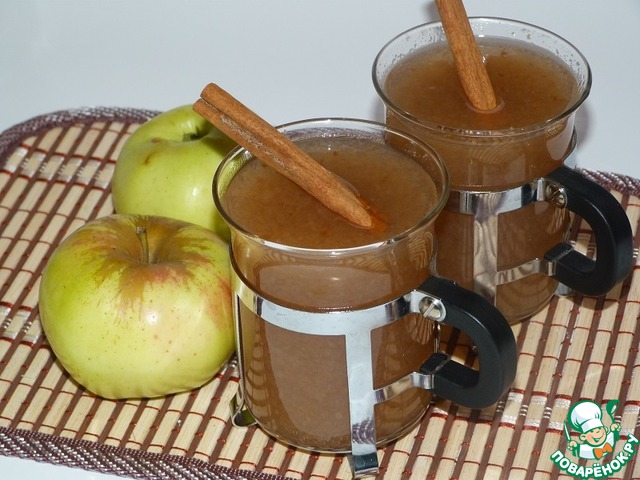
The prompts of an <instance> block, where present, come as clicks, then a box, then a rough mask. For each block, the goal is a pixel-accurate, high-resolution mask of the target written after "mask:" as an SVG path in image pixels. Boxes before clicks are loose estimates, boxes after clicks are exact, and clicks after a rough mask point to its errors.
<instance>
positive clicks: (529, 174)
mask: <svg viewBox="0 0 640 480" xmlns="http://www.w3.org/2000/svg"><path fill="white" fill-rule="evenodd" d="M470 22H471V26H472V29H473V31H474V34H475V35H476V37H477V38H478V43H479V45H480V49H481V51H482V52H483V54H484V55H485V58H488V60H487V65H488V67H489V66H490V63H489V62H491V61H493V62H497V60H492V59H491V58H492V57H491V49H492V48H493V49H497V48H503V49H504V50H503V51H502V52H507V53H509V54H513V51H514V50H515V49H518V48H522V47H523V46H526V48H528V49H529V50H524V51H523V52H524V53H523V54H522V55H524V56H525V57H528V58H526V59H527V60H531V59H532V58H534V59H537V58H541V59H544V58H545V56H546V57H547V59H549V58H552V59H554V62H558V61H559V62H560V63H559V64H553V63H549V64H548V65H546V66H545V64H544V63H541V64H540V65H541V66H540V67H538V68H545V69H547V68H548V69H551V70H548V71H544V70H540V72H542V73H532V72H529V73H527V72H524V73H523V72H522V71H520V72H514V71H506V70H505V71H503V72H502V74H503V76H504V78H506V79H508V80H510V79H511V78H512V77H515V76H516V75H521V76H522V75H524V76H527V75H528V76H529V77H531V78H537V77H544V75H543V73H544V74H545V75H546V76H551V77H553V78H555V79H557V81H558V82H560V80H559V78H560V77H561V75H560V74H559V73H557V72H558V70H557V69H558V68H560V66H561V67H562V71H563V72H565V73H564V75H565V76H566V80H565V83H564V84H560V83H558V88H561V87H562V88H567V86H570V89H571V91H570V92H569V93H570V96H569V98H567V99H566V104H564V105H563V106H562V107H561V108H560V110H559V113H555V114H553V115H549V116H544V112H543V113H537V111H536V109H537V108H541V107H540V105H541V103H538V102H537V101H536V100H528V99H527V97H526V95H525V97H524V99H522V104H523V106H524V107H525V108H524V110H523V112H521V114H520V118H519V119H518V120H517V121H519V122H520V123H519V124H517V125H516V126H515V127H514V126H512V125H500V124H498V125H499V126H498V127H494V126H492V123H491V122H493V121H494V119H495V118H496V117H497V116H499V115H501V114H502V113H501V112H500V109H501V108H505V109H506V107H505V106H504V105H505V103H503V104H502V105H499V107H498V109H497V110H496V112H494V113H478V112H476V113H472V114H471V116H470V117H468V118H465V119H464V120H463V121H464V122H466V123H464V126H455V125H454V126H451V124H454V123H456V122H458V121H461V120H459V119H455V118H453V117H444V116H440V117H439V118H438V119H437V120H433V118H432V115H433V112H434V111H435V110H434V109H435V108H436V107H440V105H444V103H443V102H444V101H446V100H448V99H449V98H451V97H454V96H455V95H452V94H450V93H447V94H440V95H439V96H438V97H437V98H436V97H435V96H434V100H433V101H432V103H430V104H429V103H427V101H425V99H424V98H421V95H424V94H423V93H422V91H420V82H422V81H424V80H423V79H422V78H421V77H420V75H425V73H424V72H428V73H427V74H429V75H431V74H433V73H434V72H436V71H438V70H437V69H438V68H442V64H441V63H440V64H438V63H431V64H430V65H428V64H427V63H426V62H436V60H437V61H441V60H442V58H443V57H437V58H436V56H437V55H443V53H442V52H443V51H444V50H443V46H444V47H445V48H448V47H447V46H446V45H447V43H446V36H445V33H444V30H443V27H442V24H441V23H440V22H434V23H428V24H424V25H420V26H418V27H415V28H413V29H410V30H408V31H406V32H404V33H402V34H400V35H398V36H396V37H395V38H393V39H392V40H391V41H389V42H388V43H387V44H386V45H385V46H384V47H383V48H382V49H381V50H380V52H379V53H378V55H377V56H376V59H375V61H374V65H373V82H374V86H375V88H376V91H377V93H378V95H379V96H380V98H381V99H382V101H383V102H384V104H385V107H386V123H387V124H388V125H389V126H392V127H394V128H397V129H399V130H402V131H405V132H408V133H410V134H412V135H414V136H417V137H418V138H420V139H421V140H423V141H424V142H425V143H427V144H429V145H430V146H431V147H433V148H434V149H435V150H436V151H437V152H438V154H439V155H440V156H441V157H442V159H443V160H444V162H445V164H446V166H447V169H448V171H449V173H450V175H451V185H452V187H451V188H452V189H451V194H450V198H449V200H448V203H447V205H446V207H445V209H444V210H443V212H442V214H441V215H440V216H439V218H438V221H437V223H436V233H437V236H438V238H446V242H442V243H441V244H440V249H439V251H438V265H437V271H438V274H440V275H443V276H445V277H447V278H451V279H453V280H455V281H456V282H458V283H459V284H460V285H461V286H463V287H466V288H469V289H472V290H474V291H476V292H477V293H480V294H482V295H483V296H484V297H485V298H487V299H488V300H489V301H491V302H493V303H494V304H495V305H496V306H497V307H498V308H499V309H500V311H501V312H502V313H503V314H504V315H505V317H506V318H507V319H508V320H509V321H510V322H514V321H517V320H521V319H523V318H526V317H528V316H530V315H532V314H534V313H535V312H537V311H538V310H540V309H541V308H543V307H544V305H545V304H546V303H547V302H548V301H549V299H550V298H551V296H552V295H553V294H554V292H555V291H556V290H557V287H558V284H559V282H560V283H562V284H564V285H565V286H567V287H569V288H571V289H574V290H576V291H578V292H580V293H583V294H586V295H601V294H604V293H606V292H607V291H609V290H610V289H611V288H612V287H613V286H614V285H615V284H616V283H618V282H619V281H620V280H622V279H623V278H624V277H625V276H626V275H627V274H628V273H629V271H630V269H631V265H632V250H633V245H632V236H631V227H630V224H629V220H628V218H627V216H626V214H625V211H624V209H623V208H622V207H621V205H620V204H619V203H618V202H617V201H616V199H615V198H614V197H613V196H612V195H611V194H610V193H609V192H608V191H607V190H605V189H604V188H602V187H601V186H599V185H598V184H596V183H595V182H592V181H590V180H589V179H587V178H585V177H584V176H583V175H581V174H580V173H578V172H577V171H575V170H573V168H572V167H575V154H574V149H575V145H576V140H575V132H574V121H575V112H576V110H577V109H578V107H579V106H580V105H581V104H582V103H583V101H584V100H585V99H586V98H587V96H588V94H589V90H590V86H591V73H590V68H589V65H588V63H587V61H586V59H585V58H584V57H583V56H582V54H581V53H580V52H579V51H578V50H577V49H576V48H575V47H574V46H573V45H571V44H570V43H568V42H567V41H566V40H564V39H562V38H561V37H559V36H557V35H555V34H553V33H551V32H549V31H547V30H544V29H542V28H539V27H536V26H533V25H529V24H526V23H522V22H517V21H513V20H507V19H500V18H471V19H470ZM438 48H440V53H437V52H438ZM510 50H511V52H509V51H510ZM447 54H448V55H450V53H449V52H447V53H446V54H444V55H447ZM430 56H432V57H433V58H431V57H430ZM499 56H500V55H498V54H495V55H494V57H499ZM416 61H418V62H423V61H424V62H425V64H424V65H428V66H422V67H416V66H415V65H416V64H415V63H414V64H413V66H411V62H416ZM546 61H549V60H546ZM541 62H543V61H542V60H541ZM449 64H450V65H451V66H452V65H453V64H452V61H449ZM447 68H448V67H447ZM451 68H453V67H451ZM495 68H498V67H495ZM502 68H506V67H502ZM421 69H424V70H421ZM553 69H556V70H553ZM416 72H422V73H416ZM489 73H490V76H491V73H492V72H491V70H490V72H489ZM407 79H410V80H411V81H414V82H416V83H415V84H413V85H411V82H409V81H407ZM493 80H499V81H502V80H501V79H500V78H497V75H495V74H494V76H493V78H492V81H493ZM456 81H457V82H458V84H459V81H458V80H457V79H456V78H454V79H453V81H451V79H450V80H449V84H452V85H453V84H454V83H455V82H456ZM434 82H435V81H434ZM516 82H518V85H519V83H520V82H522V78H520V80H517V81H516V80H513V81H512V83H511V85H512V88H513V85H515V84H516ZM504 85H506V86H507V88H508V87H509V83H508V82H505V84H504ZM502 88H503V90H502V92H507V91H508V90H507V88H505V87H502ZM545 88H548V87H546V86H545V87H538V89H539V90H543V89H545ZM459 89H460V91H461V87H459ZM496 94H497V96H498V97H499V100H502V101H504V99H503V98H500V92H499V91H498V89H496ZM412 96H413V97H412ZM516 103H518V102H516ZM436 104H437V105H436ZM534 107H535V108H534ZM447 108H448V107H447ZM463 108H464V109H465V110H469V111H470V110H472V107H467V106H465V107H463ZM443 111H444V110H443ZM451 111H454V110H453V108H451V109H449V110H447V113H448V112H451ZM532 112H535V113H532ZM536 114H537V115H541V116H539V117H538V118H535V117H534V115H536ZM442 115H445V114H444V113H443V114H442ZM465 115H466V114H465ZM528 116H530V118H528ZM445 118H446V119H445ZM498 118H499V117H498ZM461 125H462V124H461ZM570 212H574V213H576V214H578V215H579V216H581V217H582V218H583V219H584V220H585V221H586V222H587V223H588V224H589V225H590V226H591V228H592V230H593V232H594V236H595V240H596V250H597V258H596V259H595V260H592V259H591V258H588V257H587V256H585V255H582V254H581V253H579V252H578V251H576V250H575V249H574V248H572V246H571V245H570V244H569V243H568V236H569V220H570Z"/></svg>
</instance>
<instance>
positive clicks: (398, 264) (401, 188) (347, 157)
mask: <svg viewBox="0 0 640 480" xmlns="http://www.w3.org/2000/svg"><path fill="white" fill-rule="evenodd" d="M297 143H298V145H299V146H301V147H302V148H303V149H304V150H306V151H307V152H308V153H309V154H310V155H311V156H312V157H314V158H315V159H316V160H317V161H319V162H320V163H322V164H324V165H325V166H326V167H327V168H329V169H330V170H332V171H333V172H335V173H336V174H338V175H340V176H341V177H342V178H344V179H345V180H346V181H348V182H349V183H350V184H351V185H352V186H353V187H354V188H355V189H356V190H357V191H358V192H359V194H360V195H361V196H362V197H363V198H364V199H365V200H366V201H367V202H368V203H370V204H371V205H372V206H373V207H374V208H375V209H376V210H378V211H379V212H380V213H381V214H382V216H383V217H384V218H385V220H386V221H387V223H388V228H387V229H386V230H385V231H384V232H380V231H375V230H367V229H361V228H358V227H354V226H352V225H350V224H349V223H348V222H346V221H345V220H344V219H343V218H342V217H339V216H338V215H337V214H335V213H333V212H331V211H329V210H328V209H326V208H325V207H324V206H322V205H320V204H319V202H317V201H316V200H315V199H313V198H312V197H311V196H310V195H309V194H308V193H306V192H304V191H302V190H301V189H299V188H298V187H297V186H296V185H294V184H293V183H292V182H290V181H289V180H287V179H285V178H284V177H282V176H281V175H280V174H278V173H276V172H275V171H273V170H272V169H271V168H270V167H267V166H265V165H263V164H262V163H261V162H258V161H256V160H250V161H249V163H248V164H246V165H245V166H244V167H243V168H241V169H240V170H239V171H238V172H237V173H236V174H235V175H234V177H233V179H232V180H231V182H230V184H229V187H228V189H227V191H226V193H225V194H224V197H223V204H224V208H225V210H226V212H227V213H228V215H229V216H230V217H231V218H232V219H233V220H234V222H235V223H236V224H237V225H239V226H240V227H241V228H243V229H245V230H246V231H248V232H251V233H252V234H255V235H258V236H259V237H260V238H262V239H264V240H270V241H272V242H277V243H279V244H284V245H294V246H296V247H305V248H302V249H294V250H290V249H288V248H283V247H270V246H269V245H263V244H262V243H261V242H254V241H252V240H251V239H247V238H244V236H243V235H237V236H235V237H234V238H232V242H233V255H234V260H235V261H236V264H237V266H238V269H239V270H240V271H241V272H242V275H243V276H244V277H245V279H246V281H248V282H249V283H250V285H251V286H252V288H254V289H255V290H257V291H259V292H260V293H261V294H262V295H263V296H265V297H267V298H270V299H272V300H274V301H276V302H277V303H279V304H281V305H286V306H291V307H293V308H296V309H298V310H307V311H309V310H310V311H314V310H324V309H338V310H350V309H352V308H364V307H365V306H372V305H379V304H383V303H385V302H386V301H389V300H391V299H394V298H397V297H399V296H401V295H404V294H406V293H408V292H409V291H410V290H411V289H413V288H415V287H417V286H418V285H419V284H420V283H421V282H422V281H424V280H425V279H426V278H427V276H428V275H429V266H430V260H431V256H432V253H433V221H430V222H423V224H422V226H421V227H420V228H418V229H413V228H412V227H414V226H415V225H416V224H419V223H420V222H421V221H422V220H423V219H424V218H425V217H426V216H427V215H428V214H429V213H430V212H431V211H433V209H434V207H435V204H436V203H437V202H438V201H439V199H440V198H441V196H442V186H441V185H440V186H439V188H438V189H436V185H435V183H434V180H433V179H432V177H431V175H430V174H428V173H427V172H426V171H425V169H423V168H422V167H421V166H420V164H419V163H416V161H414V160H412V159H411V158H409V157H407V156H406V155H405V154H402V153H400V152H398V151H397V150H395V149H394V148H392V147H391V146H389V145H387V144H384V143H375V142H373V141H371V140H370V139H359V138H353V137H349V138H344V137H343V138H336V137H333V138H320V139H317V138H316V139H311V140H305V141H300V142H297ZM438 181H439V182H440V181H441V180H440V179H439V180H438ZM408 229H411V232H410V233H408V234H406V235H402V236H401V237H396V241H394V242H389V243H387V244H383V245H379V244H378V243H377V242H380V241H382V240H386V239H389V238H393V237H394V235H396V234H398V233H401V232H406V231H407V230H408ZM371 244H374V245H375V247H371V248H366V249H364V250H362V249H355V250H354V251H349V252H350V253H347V254H346V255H342V254H336V251H334V250H332V249H340V248H342V247H353V246H362V245H371ZM307 249H309V250H308V253H307ZM313 249H322V250H313ZM342 252H344V250H343V251H342ZM301 321H304V319H303V318H301ZM239 325H240V327H239V328H240V331H241V341H242V343H241V359H242V369H243V371H242V373H243V378H244V380H243V386H244V394H245V400H246V403H247V405H248V407H249V408H250V410H251V412H252V414H253V416H254V417H255V418H256V420H257V421H258V422H259V423H260V425H261V426H262V428H264V429H265V430H266V431H268V432H269V433H271V434H272V435H274V436H276V437H277V438H279V439H281V440H283V441H285V442H287V443H290V444H293V445H296V446H299V447H303V448H309V449H312V450H320V451H348V450H349V449H350V448H351V426H350V421H349V419H350V413H349V393H348V383H347V363H346V362H347V352H346V347H345V338H346V337H345V336H343V335H339V334H335V335H309V334H302V333H299V332H297V331H294V330H289V329H284V328H281V327H278V326H276V325H274V324H272V323H269V322H267V321H265V320H264V319H262V318H261V317H260V316H259V315H256V314H255V313H254V312H252V311H251V310H250V309H249V308H247V307H246V306H245V305H244V304H242V305H241V306H240V322H239ZM362 335H365V336H366V335H370V336H371V352H370V354H365V355H364V356H357V357H355V358H354V357H349V362H350V364H352V365H356V367H357V368H360V365H362V367H361V368H365V369H366V368H373V382H374V385H373V388H378V387H382V386H384V385H387V384H389V383H392V382H393V381H396V380H398V379H399V378H402V377H404V376H405V375H406V374H408V373H409V372H411V371H416V370H418V369H419V368H420V366H421V365H422V363H423V362H424V361H425V360H426V359H427V358H428V357H429V355H430V354H431V353H432V352H433V349H434V346H433V336H432V326H431V324H430V322H429V321H428V320H426V319H424V318H423V317H422V316H421V315H418V314H409V315H405V316H404V317H402V318H400V319H398V320H396V321H394V322H392V323H389V324H386V325H384V326H381V327H378V328H375V329H374V330H372V331H371V332H369V331H363V332H362ZM360 357H362V358H360ZM429 399H430V394H429V392H427V391H425V390H422V389H415V388H414V389H410V390H408V391H406V392H403V393H402V394H400V395H398V396H397V397H395V398H393V399H391V400H388V401H386V402H383V403H380V404H378V405H376V406H375V415H376V417H375V425H376V439H377V441H378V442H380V443H383V442H387V441H389V440H391V439H393V438H395V437H397V436H398V435H400V434H402V433H403V432H405V431H406V430H407V429H409V428H411V427H412V426H413V425H414V424H415V422H417V421H418V420H419V419H420V417H421V416H422V414H423V413H424V411H425V409H426V407H427V405H428V402H429ZM365 427H366V426H363V428H365Z"/></svg>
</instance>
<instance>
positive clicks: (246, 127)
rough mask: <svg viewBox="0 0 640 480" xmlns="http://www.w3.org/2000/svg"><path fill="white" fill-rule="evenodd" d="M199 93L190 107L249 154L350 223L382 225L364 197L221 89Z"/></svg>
mask: <svg viewBox="0 0 640 480" xmlns="http://www.w3.org/2000/svg"><path fill="white" fill-rule="evenodd" d="M200 96H201V98H199V99H198V100H197V101H196V102H195V103H194V105H193V109H194V110H195V111H196V112H197V113H199V114H200V115H202V116H203V117H204V118H205V119H207V120H208V121H209V122H211V123H212V124H214V125H215V126H216V127H218V128H219V129H220V130H222V131H223V132H224V133H225V134H227V135H228V136H229V137H230V138H231V139H233V140H234V141H235V142H236V143H238V144H240V145H242V146H243V147H245V148H246V149H247V150H248V151H249V152H250V153H251V154H252V155H254V156H255V157H257V158H259V159H261V160H262V161H264V162H265V163H266V164H268V165H269V166H271V167H272V168H274V169H276V170H277V171H278V172H280V173H281V174H282V175H284V176H285V177H287V178H289V179H290V180H291V181H293V182H294V183H296V184H297V185H299V186H300V187H302V188H303V189H304V190H306V191H307V192H308V193H310V194H311V195H313V196H314V197H315V198H316V199H317V200H318V201H320V202H321V203H322V204H323V205H325V206H326V207H328V208H329V209H331V210H333V211H334V212H336V213H338V214H340V215H342V216H343V217H344V218H346V219H347V220H349V221H350V222H352V223H353V224H355V225H357V226H359V227H364V228H374V227H376V228H384V226H383V225H382V224H381V220H379V219H378V218H376V217H375V216H374V215H372V213H373V211H372V209H371V208H370V207H369V206H368V205H367V204H366V203H365V202H364V200H362V199H361V198H360V197H359V196H357V195H356V194H355V193H354V192H352V191H351V190H350V189H349V188H348V187H347V186H346V185H345V184H344V183H342V182H341V181H340V180H339V178H338V177H337V176H336V175H334V174H333V173H332V172H330V171H329V170H327V169H326V168H324V167H323V166H322V165H320V164H319V163H318V162H316V161H315V160H314V159H313V158H311V157H310V156H309V155H307V154H306V153H305V152H304V151H302V150H301V149H300V148H298V147H297V146H296V145H295V143H293V142H292V141H291V140H290V139H289V138H288V137H287V136H285V135H284V134H282V133H280V132H279V131H278V130H277V129H276V128H274V127H273V126H272V125H271V124H269V123H268V122H266V121H265V120H263V119H262V118H261V117H259V116H258V115H257V114H256V113H254V112H253V111H251V110H250V109H249V108H247V107H246V106H245V105H243V104H242V103H240V102H239V101H238V100H236V99H235V98H234V97H233V96H231V95H230V94H229V93H227V92H226V91H225V90H223V89H222V88H220V87H219V86H218V85H216V84H214V83H211V84H209V85H207V86H206V87H205V88H204V89H203V90H202V93H201V95H200Z"/></svg>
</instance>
